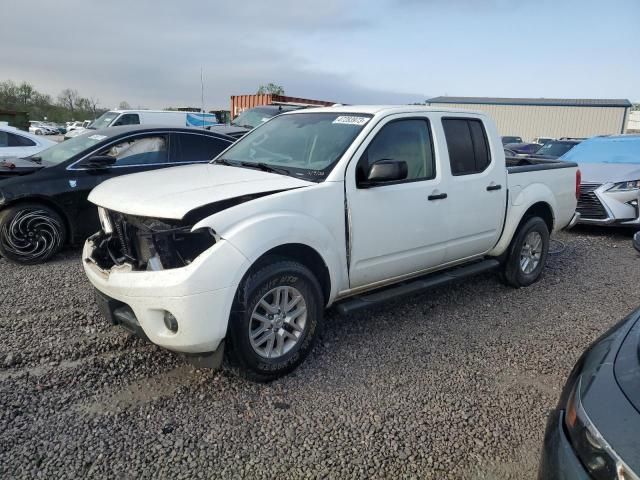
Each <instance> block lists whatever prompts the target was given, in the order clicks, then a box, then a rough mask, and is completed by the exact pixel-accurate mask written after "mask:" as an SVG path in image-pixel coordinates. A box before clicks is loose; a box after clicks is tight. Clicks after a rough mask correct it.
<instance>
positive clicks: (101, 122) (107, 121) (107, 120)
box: [89, 112, 120, 130]
mask: <svg viewBox="0 0 640 480" xmlns="http://www.w3.org/2000/svg"><path fill="white" fill-rule="evenodd" d="M118 115H120V114H119V113H118V112H105V113H103V114H102V115H100V116H99V117H98V118H97V119H96V121H95V122H93V123H92V124H91V125H90V126H89V128H91V129H93V130H100V129H101V128H106V127H108V126H109V125H111V122H113V121H114V120H115V118H116V117H117V116H118Z"/></svg>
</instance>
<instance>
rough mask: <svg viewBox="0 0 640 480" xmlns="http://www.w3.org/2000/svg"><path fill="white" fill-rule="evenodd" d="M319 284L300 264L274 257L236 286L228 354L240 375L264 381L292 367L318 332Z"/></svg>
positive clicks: (280, 375) (294, 366) (276, 376)
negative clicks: (270, 261)
mask: <svg viewBox="0 0 640 480" xmlns="http://www.w3.org/2000/svg"><path fill="white" fill-rule="evenodd" d="M323 310H324V301H323V295H322V290H321V288H320V284H319V283H318V281H317V280H316V278H315V276H314V275H313V273H311V271H310V270H309V269H308V268H307V267H305V266H304V265H302V264H300V263H298V262H294V261H289V260H275V259H274V263H270V264H266V265H264V266H262V267H260V268H258V269H257V270H256V271H255V272H252V273H250V274H249V275H248V276H247V278H246V279H245V280H244V281H243V283H242V284H241V285H240V287H239V288H238V293H237V295H236V300H235V308H234V311H233V312H232V314H231V318H230V321H229V330H228V334H227V339H228V341H229V342H228V345H227V346H228V348H227V349H226V354H227V356H228V359H229V361H230V363H231V365H232V366H234V367H237V368H238V369H239V371H240V374H241V375H243V376H245V377H247V378H249V379H251V380H254V381H258V382H268V381H271V380H275V379H276V378H279V377H282V376H284V375H286V374H288V373H290V372H291V371H293V370H294V369H295V368H296V367H298V365H300V364H301V363H302V362H303V361H304V359H305V358H306V357H307V355H309V353H310V352H311V350H312V349H313V346H314V344H315V342H316V339H317V338H318V335H319V333H320V327H321V325H322V316H323Z"/></svg>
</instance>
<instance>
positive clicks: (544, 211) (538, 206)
mask: <svg viewBox="0 0 640 480" xmlns="http://www.w3.org/2000/svg"><path fill="white" fill-rule="evenodd" d="M531 217H540V218H541V219H543V220H544V223H546V224H547V228H548V229H549V233H551V232H552V231H553V210H551V206H550V205H549V204H548V203H546V202H538V203H534V204H533V205H531V206H530V207H529V209H528V210H527V211H526V212H525V213H524V215H523V216H522V220H520V225H522V224H523V223H524V222H525V221H527V219H529V218H531ZM520 225H518V227H520Z"/></svg>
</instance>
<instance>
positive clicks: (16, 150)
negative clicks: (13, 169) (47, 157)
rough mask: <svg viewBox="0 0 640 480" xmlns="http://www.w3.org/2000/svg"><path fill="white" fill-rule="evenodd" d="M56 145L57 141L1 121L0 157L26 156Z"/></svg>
mask: <svg viewBox="0 0 640 480" xmlns="http://www.w3.org/2000/svg"><path fill="white" fill-rule="evenodd" d="M53 145H56V142H52V141H51V140H47V139H46V138H42V136H40V135H34V134H31V133H28V132H25V131H23V130H18V129H17V128H15V127H10V126H9V125H8V124H7V122H0V159H4V158H10V157H14V158H15V157H17V158H24V157H28V156H30V155H35V154H36V153H38V152H40V151H42V150H44V149H45V148H49V147H52V146H53Z"/></svg>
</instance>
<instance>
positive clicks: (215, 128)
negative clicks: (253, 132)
mask: <svg viewBox="0 0 640 480" xmlns="http://www.w3.org/2000/svg"><path fill="white" fill-rule="evenodd" d="M205 129H206V130H210V131H212V132H217V133H222V134H223V135H229V136H230V137H233V138H235V139H236V140H237V139H239V138H241V137H243V136H244V135H245V134H246V133H247V132H248V131H250V129H248V128H244V127H236V126H234V125H211V126H209V127H205Z"/></svg>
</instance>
